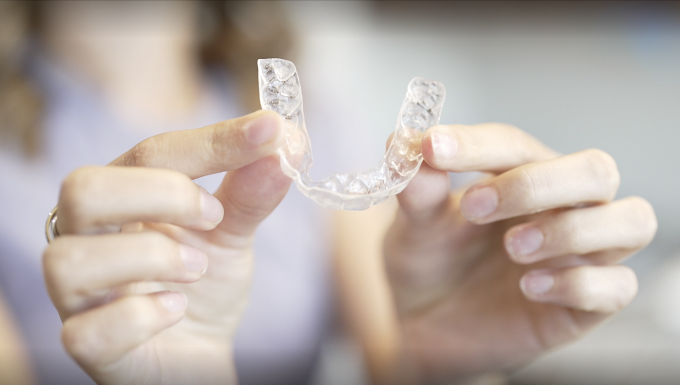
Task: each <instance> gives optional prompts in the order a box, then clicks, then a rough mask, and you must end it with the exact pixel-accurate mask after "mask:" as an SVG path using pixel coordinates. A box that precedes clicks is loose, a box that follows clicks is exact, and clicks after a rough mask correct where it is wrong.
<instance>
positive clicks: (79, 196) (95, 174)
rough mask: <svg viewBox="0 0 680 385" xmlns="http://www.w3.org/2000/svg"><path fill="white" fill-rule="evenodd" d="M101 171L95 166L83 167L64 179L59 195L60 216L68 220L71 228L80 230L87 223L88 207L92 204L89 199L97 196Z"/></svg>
mask: <svg viewBox="0 0 680 385" xmlns="http://www.w3.org/2000/svg"><path fill="white" fill-rule="evenodd" d="M101 169H102V168H101V167H93V166H87V167H81V168H79V169H77V170H75V171H73V172H72V173H70V174H69V175H68V176H67V177H66V178H65V179H64V182H63V183H62V185H61V191H60V194H59V216H61V218H62V219H67V220H68V222H69V225H70V226H72V227H75V228H78V227H79V226H80V225H81V224H82V223H83V222H85V221H86V219H87V217H88V215H87V213H88V212H89V209H88V206H89V205H90V204H91V203H92V202H91V199H90V198H89V197H92V196H95V195H96V190H97V189H98V188H99V183H100V181H99V179H100V178H99V174H100V173H101ZM62 223H63V222H62Z"/></svg>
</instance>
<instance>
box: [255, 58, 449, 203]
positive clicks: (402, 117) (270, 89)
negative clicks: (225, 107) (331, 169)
mask: <svg viewBox="0 0 680 385" xmlns="http://www.w3.org/2000/svg"><path fill="white" fill-rule="evenodd" d="M257 66H258V73H259V84H260V103H261V104H262V109H264V110H270V111H276V112H277V113H278V114H279V115H281V117H283V119H284V120H285V122H286V125H285V141H286V143H285V145H284V146H282V147H281V148H280V149H279V150H278V153H279V155H280V156H281V169H282V170H283V172H284V173H285V174H286V175H288V176H289V177H291V178H292V179H293V180H294V181H295V184H297V186H298V189H299V190H300V191H301V192H302V193H303V194H305V195H306V196H308V197H309V198H311V199H312V200H313V201H315V202H316V203H318V204H320V205H321V206H324V207H328V208H332V209H341V210H365V209H367V208H369V207H371V206H373V205H376V204H378V203H382V202H384V201H385V200H386V199H387V198H388V197H389V196H390V195H394V194H398V193H400V192H401V191H402V190H404V188H406V186H407V185H408V183H409V182H410V181H411V179H413V177H414V176H415V174H416V172H418V169H419V168H420V164H421V163H422V162H423V155H422V154H421V153H420V140H421V138H422V136H423V133H424V132H425V130H427V129H428V128H430V127H431V126H435V125H437V124H439V117H440V115H441V111H442V106H443V104H444V98H445V96H446V90H445V89H444V85H443V84H441V83H440V82H438V81H436V80H427V79H423V78H414V79H413V80H411V82H410V83H409V84H408V89H407V92H406V97H405V98H404V103H403V104H402V105H401V110H400V111H399V116H398V117H397V128H396V129H395V130H394V136H393V139H392V143H391V144H390V147H389V148H388V149H387V151H386V152H385V156H384V157H383V159H382V160H381V161H380V163H378V165H377V166H375V167H373V168H371V169H369V170H366V171H363V172H359V173H355V174H333V175H331V176H329V177H328V178H326V179H324V180H322V181H320V182H315V181H313V180H311V178H310V177H309V168H310V167H311V166H312V163H313V158H312V144H311V143H310V141H309V135H308V134H307V128H306V127H305V118H304V113H303V111H302V89H301V88H300V79H299V77H298V74H297V70H296V69H295V64H293V63H292V62H290V61H288V60H283V59H260V60H258V61H257Z"/></svg>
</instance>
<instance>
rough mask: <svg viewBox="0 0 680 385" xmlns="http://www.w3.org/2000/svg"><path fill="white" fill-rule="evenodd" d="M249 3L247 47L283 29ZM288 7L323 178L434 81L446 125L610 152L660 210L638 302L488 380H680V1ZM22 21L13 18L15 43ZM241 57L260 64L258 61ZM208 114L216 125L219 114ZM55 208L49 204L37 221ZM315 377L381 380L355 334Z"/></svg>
mask: <svg viewBox="0 0 680 385" xmlns="http://www.w3.org/2000/svg"><path fill="white" fill-rule="evenodd" d="M249 3H251V4H253V3H256V4H255V5H250V6H246V7H240V6H236V8H237V9H236V10H235V11H233V12H232V15H234V19H233V20H232V22H233V25H232V26H231V27H232V28H234V29H235V30H238V31H240V32H241V33H242V34H243V35H244V36H245V38H246V39H245V40H247V37H248V36H249V35H248V34H249V33H250V34H252V35H254V36H257V34H258V28H267V27H266V26H267V25H269V26H272V25H276V23H273V22H271V18H272V15H271V12H270V13H269V16H268V18H269V19H267V20H269V22H267V23H265V24H256V25H251V24H248V22H247V20H251V19H252V18H253V16H252V13H253V12H255V13H257V12H259V11H258V10H263V9H265V10H266V9H267V8H268V7H270V6H271V4H270V3H266V2H249ZM276 3H278V5H277V6H280V7H281V12H282V14H281V15H280V17H281V18H282V19H287V20H288V21H287V23H289V24H290V27H291V28H292V30H291V31H292V37H291V39H292V41H293V42H294V44H293V45H294V49H293V50H294V52H295V53H294V55H293V56H294V57H295V63H296V65H297V68H298V72H299V75H300V78H301V83H302V87H303V89H304V95H305V114H306V118H307V128H308V130H309V133H310V137H311V141H312V143H313V145H314V147H315V148H322V149H328V148H333V149H335V151H334V153H333V154H329V153H325V152H323V151H322V152H316V153H315V166H314V167H313V168H312V176H313V177H314V178H316V179H319V178H322V177H325V176H327V175H328V174H329V173H330V172H340V171H342V172H352V171H359V170H362V169H365V168H368V167H371V166H373V165H375V164H376V163H377V161H378V160H379V159H380V158H381V157H382V153H383V151H382V149H383V148H384V143H385V139H386V138H387V136H388V135H389V134H390V133H391V132H392V131H393V130H394V123H395V117H396V115H397V112H398V110H399V107H400V105H401V102H402V100H403V97H404V94H405V90H406V85H407V83H408V81H409V80H410V79H411V78H413V77H415V76H422V77H426V78H431V79H436V80H439V81H441V82H443V83H444V85H445V86H446V88H447V100H446V103H445V107H444V111H443V115H442V123H462V124H474V123H482V122H489V121H498V122H504V123H510V124H513V125H516V126H518V127H520V128H522V129H523V130H526V131H527V132H529V133H531V134H532V135H534V136H536V137H537V138H538V139H540V140H541V141H543V142H545V143H546V144H547V145H549V146H551V147H552V148H554V149H556V150H558V151H560V152H563V153H570V152H575V151H579V150H583V149H586V148H600V149H602V150H604V151H606V152H608V153H610V154H611V155H612V156H613V157H614V159H616V161H617V164H618V167H619V171H620V173H621V177H622V179H621V180H622V182H621V188H620V190H619V194H618V197H619V198H620V197H625V196H630V195H639V196H642V197H644V198H645V199H647V200H649V201H650V202H651V203H652V205H653V206H654V208H655V210H656V214H657V216H658V219H659V230H658V234H657V237H656V239H655V240H654V242H653V243H652V244H651V245H650V246H649V247H648V248H647V249H645V250H644V251H642V252H640V253H639V254H638V255H636V256H635V257H633V258H632V259H630V260H629V261H627V262H626V263H627V264H628V265H630V266H631V267H632V268H633V269H634V270H635V271H636V272H637V273H638V277H639V281H640V292H639V295H638V297H637V298H636V300H635V301H634V302H633V304H632V305H631V306H630V307H629V308H627V309H626V310H624V311H623V312H621V314H619V315H617V316H616V317H615V318H613V319H612V320H610V321H609V322H608V323H606V324H605V325H604V326H602V327H600V328H598V329H597V330H595V331H594V332H592V333H591V334H589V335H588V336H586V337H585V338H583V339H582V340H581V341H578V342H576V343H574V344H572V345H569V346H568V347H565V348H562V349H559V350H556V351H554V352H552V353H549V354H547V355H545V356H543V357H541V358H539V359H538V360H536V361H535V362H533V363H531V364H530V365H528V366H527V367H525V368H523V369H521V370H519V371H517V372H516V373H514V374H513V375H512V376H511V377H510V378H509V379H507V380H505V379H498V378H492V379H488V380H489V381H488V382H487V383H489V384H503V383H508V384H513V385H514V384H517V385H520V384H526V385H529V384H576V383H578V384H675V383H680V365H677V362H680V361H679V360H680V236H679V235H680V204H678V202H677V201H676V199H678V197H680V178H678V177H677V176H675V175H676V173H677V172H678V166H679V165H680V150H678V146H679V144H678V143H680V3H678V2H654V1H641V2H597V1H589V2H579V1H575V2H558V1H543V2H537V1H527V2H514V1H499V2H495V1H488V2H487V1H474V2H464V1H461V2H453V1H449V2H445V1H439V2H429V1H417V2H391V1H337V2H336V1H323V2H311V1H300V2H283V1H282V2H276ZM239 12H240V13H239ZM273 17H274V18H276V17H277V15H274V16H273ZM255 19H257V17H255ZM208 20H209V18H208ZM3 24H4V25H3ZM11 27H12V25H11V23H8V22H7V21H5V22H4V23H0V36H2V37H3V39H5V40H3V42H7V41H8V40H7V39H6V37H7V36H10V35H11V32H12V31H11ZM7 31H10V35H8V34H7V33H8V32H7ZM269 32H270V33H271V32H272V31H269ZM274 33H276V31H274ZM3 34H4V35H3ZM286 38H287V36H286ZM284 40H285V39H284ZM268 52H269V51H268ZM255 54H256V53H252V52H251V53H250V55H251V56H252V55H255ZM253 57H255V56H253ZM227 59H228V60H227V61H229V58H227ZM231 61H232V66H233V68H237V69H238V68H239V66H246V67H247V68H251V67H250V66H252V68H251V69H252V70H254V69H255V63H254V61H252V60H250V57H249V59H248V60H247V61H245V62H244V63H245V64H242V63H240V62H239V60H238V58H236V59H234V58H231ZM2 64H3V65H5V64H6V63H2ZM10 64H11V63H10ZM0 69H2V68H0ZM245 79H248V82H252V84H253V85H254V84H256V83H255V78H254V75H253V77H252V78H251V77H246V78H245ZM0 80H2V79H0ZM235 82H236V83H238V79H237V80H236V81H235ZM230 84H231V83H230ZM249 84H250V83H249ZM0 102H2V101H0ZM0 104H2V103H0ZM7 105H8V104H5V106H7ZM243 105H245V106H249V104H248V102H247V101H245V102H243ZM0 107H2V106H0ZM246 110H247V107H246ZM206 116H209V117H210V118H206V119H208V121H207V122H206V124H207V123H210V122H212V121H210V119H211V118H212V116H217V115H210V114H207V115H206ZM181 123H182V122H181V121H180V123H178V124H176V125H175V126H177V128H180V126H182V124H181ZM175 126H173V129H174V127H175ZM1 128H2V127H0V129H1ZM181 128H187V127H181ZM147 136H148V135H147ZM133 143H134V142H133ZM5 144H6V143H5ZM116 151H117V150H116ZM107 156H108V155H107ZM2 159H4V158H2ZM2 159H0V161H2ZM0 166H2V165H1V164H0ZM0 169H9V168H0ZM2 176H3V178H7V175H2ZM452 178H454V179H461V178H465V176H458V175H454V176H452ZM8 179H10V178H7V179H6V180H5V181H3V182H0V183H8V182H7V180H8ZM12 180H13V179H12ZM26 183H28V182H26ZM54 183H58V179H57V180H56V181H55V182H54ZM291 194H298V195H299V193H298V192H297V191H294V189H293V190H292V191H291ZM289 195H290V194H289ZM296 199H297V198H296ZM51 204H53V202H49V203H48V205H51ZM49 208H51V206H50V207H49ZM49 208H48V209H47V210H49ZM3 210H5V208H3ZM45 213H46V211H45V210H43V208H40V210H37V213H36V218H37V220H38V221H41V220H44V214H45ZM294 213H295V212H294ZM5 230H6V229H5ZM5 230H3V231H5ZM36 236H38V238H41V237H42V234H37V235H36ZM8 239H9V237H8ZM0 243H2V239H0ZM0 246H1V245H0ZM40 247H43V245H42V244H40ZM0 273H2V272H1V271H0ZM2 278H3V277H2V276H0V281H2ZM5 278H7V276H5ZM46 306H48V305H46ZM314 382H315V383H316V384H325V385H330V384H333V385H334V384H338V385H339V384H345V385H347V384H358V385H359V384H367V379H366V374H365V370H364V368H363V367H362V363H361V358H360V357H359V353H358V350H357V349H356V348H355V347H354V346H353V345H352V343H351V342H350V341H349V340H348V339H346V338H343V337H342V336H338V337H336V338H333V339H331V340H330V341H329V342H327V343H326V344H325V345H324V346H323V349H322V351H321V360H320V362H318V364H317V368H316V370H315V374H314Z"/></svg>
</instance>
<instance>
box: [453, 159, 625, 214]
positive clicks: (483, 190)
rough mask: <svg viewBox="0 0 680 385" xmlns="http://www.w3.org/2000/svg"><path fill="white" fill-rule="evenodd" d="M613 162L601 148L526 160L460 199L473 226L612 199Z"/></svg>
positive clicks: (616, 174)
mask: <svg viewBox="0 0 680 385" xmlns="http://www.w3.org/2000/svg"><path fill="white" fill-rule="evenodd" d="M619 182H620V177H619V172H618V170H617V168H616V163H615V162H614V160H613V159H612V157H611V156H609V155H608V154H607V153H605V152H603V151H601V150H585V151H581V152H577V153H574V154H570V155H565V156H562V157H559V158H556V159H551V160H546V161H543V162H536V163H529V164H526V165H523V166H520V167H517V168H515V169H512V170H510V171H507V172H505V173H503V174H501V175H498V176H496V177H493V178H490V179H487V180H485V181H484V182H482V183H480V184H477V185H475V186H473V187H471V188H470V189H469V190H468V191H467V192H466V193H465V195H464V196H463V198H462V200H461V211H462V213H463V215H464V216H465V218H467V219H468V220H470V221H471V222H474V223H477V224H484V223H490V222H495V221H499V220H502V219H507V218H512V217H517V216H521V215H528V214H533V213H537V212H541V211H545V210H550V209H554V208H558V207H570V206H575V205H579V204H584V203H601V202H608V201H611V200H612V199H613V198H614V196H615V195H616V191H617V190H618V188H619Z"/></svg>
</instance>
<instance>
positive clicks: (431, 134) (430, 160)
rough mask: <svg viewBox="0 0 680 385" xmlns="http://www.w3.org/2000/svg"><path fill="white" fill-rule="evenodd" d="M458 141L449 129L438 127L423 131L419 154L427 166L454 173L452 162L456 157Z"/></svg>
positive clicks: (442, 126)
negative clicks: (420, 153)
mask: <svg viewBox="0 0 680 385" xmlns="http://www.w3.org/2000/svg"><path fill="white" fill-rule="evenodd" d="M458 150H459V141H458V138H456V136H455V135H453V133H452V132H451V130H450V127H448V126H444V125H439V126H434V127H431V128H430V129H428V130H427V131H425V135H424V136H423V139H422V141H421V152H422V154H423V159H424V160H425V162H426V163H427V164H429V165H430V166H431V167H433V168H435V169H437V170H445V171H455V170H454V169H453V168H452V165H451V162H453V161H454V160H455V158H456V156H457V155H458Z"/></svg>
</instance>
